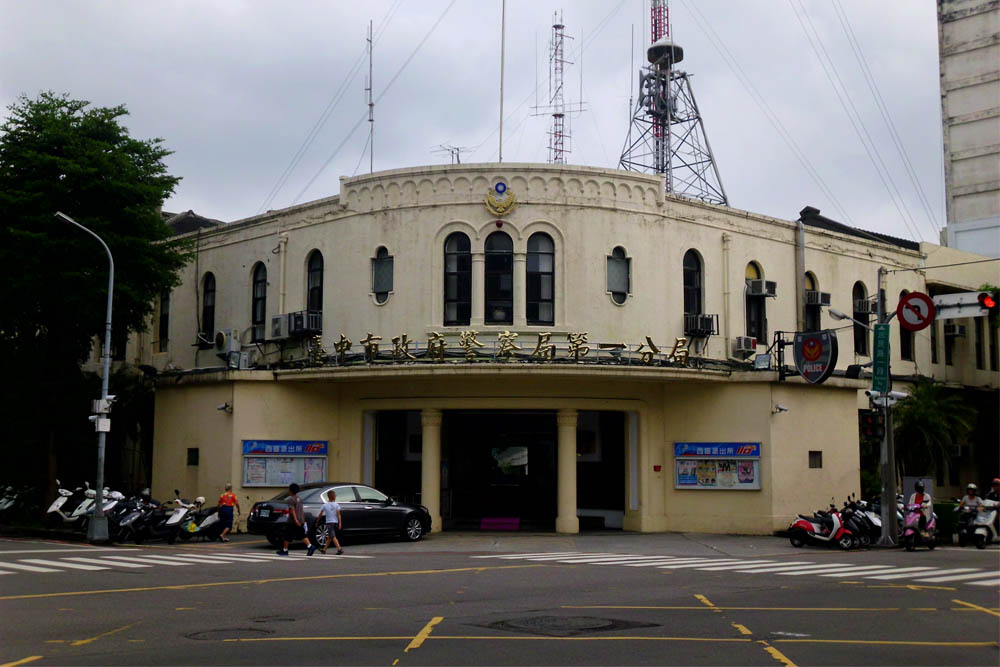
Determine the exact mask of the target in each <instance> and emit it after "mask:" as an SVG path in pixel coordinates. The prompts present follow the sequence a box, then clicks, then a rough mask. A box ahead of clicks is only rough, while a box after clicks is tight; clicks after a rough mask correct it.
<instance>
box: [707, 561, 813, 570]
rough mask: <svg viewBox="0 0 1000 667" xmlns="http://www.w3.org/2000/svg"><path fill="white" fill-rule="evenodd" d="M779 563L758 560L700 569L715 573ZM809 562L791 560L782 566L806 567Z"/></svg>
mask: <svg viewBox="0 0 1000 667" xmlns="http://www.w3.org/2000/svg"><path fill="white" fill-rule="evenodd" d="M781 562H782V561H777V560H758V561H752V560H741V561H737V562H736V563H730V564H729V565H720V566H719V567H706V568H702V569H704V570H705V571H706V572H716V571H719V572H721V571H723V570H740V569H742V568H745V567H761V566H764V565H768V564H771V565H777V564H778V563H781ZM809 562H811V561H804V560H793V561H789V562H787V563H784V565H806V564H807V563H809Z"/></svg>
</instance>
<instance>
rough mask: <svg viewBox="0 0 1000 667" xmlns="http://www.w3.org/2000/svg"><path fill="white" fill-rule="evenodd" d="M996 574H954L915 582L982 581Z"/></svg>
mask: <svg viewBox="0 0 1000 667" xmlns="http://www.w3.org/2000/svg"><path fill="white" fill-rule="evenodd" d="M995 576H996V572H986V571H981V572H973V573H971V574H955V575H951V576H948V577H930V578H929V579H917V581H926V582H930V583H935V584H936V583H940V582H945V581H962V580H963V579H982V578H983V577H995Z"/></svg>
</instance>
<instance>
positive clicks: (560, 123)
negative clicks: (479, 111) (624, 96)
mask: <svg viewBox="0 0 1000 667" xmlns="http://www.w3.org/2000/svg"><path fill="white" fill-rule="evenodd" d="M567 39H573V37H571V36H570V35H567V34H566V25H565V24H564V23H563V21H562V13H561V12H558V13H553V14H552V32H551V33H550V37H549V96H548V101H547V103H546V104H544V105H541V106H536V107H535V110H536V112H537V113H535V114H533V115H535V116H542V115H545V116H550V117H551V119H552V120H551V124H550V125H549V130H548V135H549V155H548V161H549V163H550V164H566V154H567V153H570V152H572V141H571V140H572V131H571V129H570V128H571V124H568V123H567V122H566V121H567V119H569V118H571V116H572V114H573V113H579V112H581V111H583V103H582V102H578V103H567V102H566V94H565V86H564V79H563V75H564V74H565V71H566V66H567V65H572V64H573V62H572V61H570V60H567V59H566V48H565V44H566V40H567Z"/></svg>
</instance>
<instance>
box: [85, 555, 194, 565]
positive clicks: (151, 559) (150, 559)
mask: <svg viewBox="0 0 1000 667" xmlns="http://www.w3.org/2000/svg"><path fill="white" fill-rule="evenodd" d="M103 558H104V559H105V560H108V561H111V562H117V561H120V560H125V561H129V562H131V563H145V564H146V565H175V566H178V567H179V566H181V565H194V563H183V562H178V561H176V560H166V559H164V558H159V557H157V556H104V557H103Z"/></svg>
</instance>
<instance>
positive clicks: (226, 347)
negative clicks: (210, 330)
mask: <svg viewBox="0 0 1000 667" xmlns="http://www.w3.org/2000/svg"><path fill="white" fill-rule="evenodd" d="M215 351H216V353H217V354H218V355H219V356H221V357H224V358H228V356H229V353H230V352H239V351H240V330H239V329H222V330H221V331H216V332H215Z"/></svg>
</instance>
